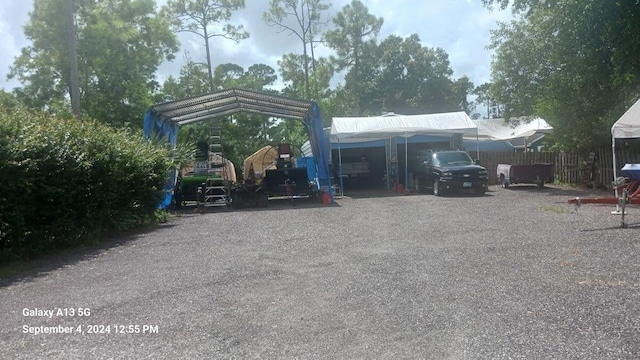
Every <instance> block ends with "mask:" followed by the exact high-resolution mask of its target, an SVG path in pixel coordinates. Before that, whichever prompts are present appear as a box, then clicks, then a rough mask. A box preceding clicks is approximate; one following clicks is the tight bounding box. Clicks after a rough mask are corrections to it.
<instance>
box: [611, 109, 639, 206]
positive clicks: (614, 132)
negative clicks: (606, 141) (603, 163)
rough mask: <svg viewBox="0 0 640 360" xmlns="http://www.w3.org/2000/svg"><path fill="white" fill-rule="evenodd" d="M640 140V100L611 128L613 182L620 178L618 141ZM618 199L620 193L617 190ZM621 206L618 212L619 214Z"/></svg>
mask: <svg viewBox="0 0 640 360" xmlns="http://www.w3.org/2000/svg"><path fill="white" fill-rule="evenodd" d="M631 138H640V99H638V101H636V103H635V104H633V106H631V107H630V108H629V109H628V110H627V111H626V112H625V113H624V114H623V115H622V117H620V119H618V121H616V123H615V124H613V126H612V127H611V150H612V152H613V180H615V179H616V178H617V177H618V172H617V170H618V169H617V167H618V166H617V165H616V139H631ZM616 197H618V191H617V189H616ZM619 211H620V209H619V206H617V207H616V212H619Z"/></svg>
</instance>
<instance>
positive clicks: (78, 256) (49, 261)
mask: <svg viewBox="0 0 640 360" xmlns="http://www.w3.org/2000/svg"><path fill="white" fill-rule="evenodd" d="M174 226H176V225H173V224H171V223H166V224H160V225H155V226H148V227H144V228H140V229H137V230H133V231H129V232H127V233H126V234H118V235H112V236H111V237H108V238H105V240H103V241H102V242H101V243H99V244H97V245H93V246H85V247H82V248H77V249H68V250H61V251H59V252H56V253H52V254H48V255H43V256H41V257H39V258H37V259H33V260H28V261H20V262H14V263H10V264H7V265H3V266H2V267H1V268H0V289H1V288H3V287H7V286H9V285H11V284H14V283H18V282H28V281H32V280H34V279H37V278H40V277H43V276H46V275H47V274H49V273H50V272H52V271H54V270H57V269H60V268H63V267H66V266H71V265H74V264H77V263H79V262H81V261H85V260H91V259H93V258H96V257H98V256H99V255H100V254H102V253H103V252H105V251H107V250H111V249H114V248H117V247H120V246H123V245H126V244H128V243H131V242H133V241H135V240H137V239H139V238H140V237H141V236H142V235H144V234H149V233H153V232H154V231H158V230H161V229H166V228H171V227H174Z"/></svg>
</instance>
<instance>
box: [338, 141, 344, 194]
mask: <svg viewBox="0 0 640 360" xmlns="http://www.w3.org/2000/svg"><path fill="white" fill-rule="evenodd" d="M338 177H339V178H340V196H344V181H343V180H342V149H341V145H340V138H338Z"/></svg>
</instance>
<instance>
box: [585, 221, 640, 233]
mask: <svg viewBox="0 0 640 360" xmlns="http://www.w3.org/2000/svg"><path fill="white" fill-rule="evenodd" d="M638 229H640V223H634V224H631V223H628V224H627V228H626V229H623V228H622V226H620V225H616V226H609V227H606V228H600V229H582V230H580V231H581V232H591V231H605V230H633V231H637V230H638Z"/></svg>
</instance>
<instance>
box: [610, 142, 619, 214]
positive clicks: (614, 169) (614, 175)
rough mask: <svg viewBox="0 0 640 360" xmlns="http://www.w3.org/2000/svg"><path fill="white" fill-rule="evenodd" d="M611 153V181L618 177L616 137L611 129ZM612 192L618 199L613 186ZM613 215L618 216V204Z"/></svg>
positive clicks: (615, 188)
mask: <svg viewBox="0 0 640 360" xmlns="http://www.w3.org/2000/svg"><path fill="white" fill-rule="evenodd" d="M611 152H613V181H615V180H616V178H617V177H618V174H617V167H618V165H617V161H616V137H615V135H614V134H613V129H611ZM614 191H615V194H616V199H617V198H618V188H617V187H615V185H614ZM612 213H613V214H620V203H618V204H616V211H614V212H612Z"/></svg>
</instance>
